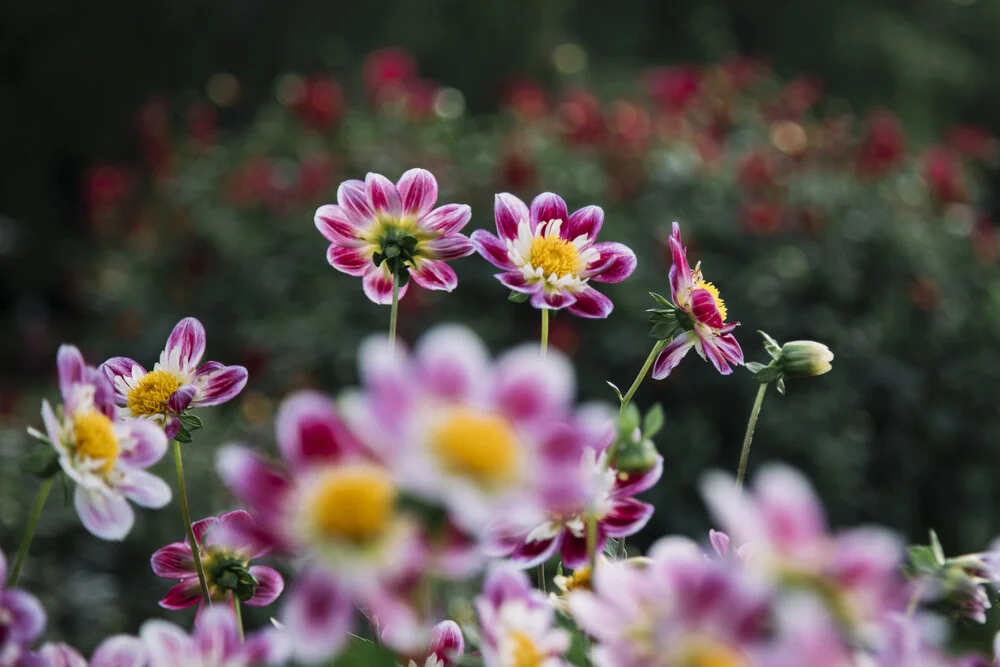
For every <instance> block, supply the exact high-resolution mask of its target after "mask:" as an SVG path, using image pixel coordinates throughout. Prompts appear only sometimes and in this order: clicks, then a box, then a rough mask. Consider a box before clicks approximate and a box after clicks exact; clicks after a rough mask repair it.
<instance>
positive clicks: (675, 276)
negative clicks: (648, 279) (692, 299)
mask: <svg viewBox="0 0 1000 667" xmlns="http://www.w3.org/2000/svg"><path fill="white" fill-rule="evenodd" d="M668 243H669V245H670V254H671V255H672V257H673V262H674V263H673V265H672V266H671V267H670V293H671V296H672V297H673V301H674V303H680V300H681V297H686V295H687V294H688V292H690V291H691V288H692V287H693V286H694V283H693V282H692V280H691V265H690V264H688V261H687V250H685V248H684V246H683V245H681V228H680V225H678V224H677V223H676V222H675V223H674V224H673V234H671V236H670V239H669V240H668Z"/></svg>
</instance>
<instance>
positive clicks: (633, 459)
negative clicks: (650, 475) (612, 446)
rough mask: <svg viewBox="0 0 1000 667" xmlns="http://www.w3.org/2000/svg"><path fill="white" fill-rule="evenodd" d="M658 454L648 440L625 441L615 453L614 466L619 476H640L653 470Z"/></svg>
mask: <svg viewBox="0 0 1000 667" xmlns="http://www.w3.org/2000/svg"><path fill="white" fill-rule="evenodd" d="M658 458H659V453H658V452H657V451H656V446H655V445H653V441H652V440H649V439H648V438H642V439H640V440H633V439H629V440H625V441H623V442H621V443H619V445H618V449H617V450H616V451H615V460H614V466H615V469H616V470H617V471H618V473H619V474H626V475H642V474H644V473H647V472H649V471H650V470H652V469H653V466H655V465H656V461H657V460H658Z"/></svg>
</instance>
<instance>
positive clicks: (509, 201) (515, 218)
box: [480, 192, 530, 252]
mask: <svg viewBox="0 0 1000 667" xmlns="http://www.w3.org/2000/svg"><path fill="white" fill-rule="evenodd" d="M493 215H494V217H495V218H496V223H497V233H498V234H499V235H500V238H501V239H502V240H504V241H513V240H515V239H517V226H518V225H519V224H520V223H521V222H528V221H529V217H530V213H529V211H528V207H527V206H525V204H524V202H523V201H521V200H520V199H518V198H517V197H515V196H514V195H512V194H510V193H509V192H501V193H500V194H498V195H496V197H494V199H493ZM480 252H481V251H480Z"/></svg>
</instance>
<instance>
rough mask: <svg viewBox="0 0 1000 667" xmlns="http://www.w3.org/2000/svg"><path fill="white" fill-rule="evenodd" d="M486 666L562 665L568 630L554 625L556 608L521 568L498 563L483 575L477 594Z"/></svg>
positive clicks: (477, 607)
mask: <svg viewBox="0 0 1000 667" xmlns="http://www.w3.org/2000/svg"><path fill="white" fill-rule="evenodd" d="M476 612H477V613H478V615H479V627H480V628H481V629H482V652H483V659H484V662H485V664H486V667H521V665H537V667H564V666H567V665H568V664H569V663H567V662H566V661H565V660H564V659H563V657H562V656H563V654H564V653H565V652H566V651H568V650H569V647H570V636H569V633H568V632H566V631H565V630H563V629H561V628H557V627H555V625H556V624H555V620H556V619H555V611H554V610H553V609H552V607H550V606H549V604H548V601H547V600H546V599H545V596H544V595H542V593H541V592H539V591H537V590H535V589H534V588H532V587H531V582H530V581H529V580H528V577H527V576H526V575H525V574H524V573H523V572H521V571H518V570H516V569H513V568H511V567H509V566H504V565H501V564H498V565H495V566H494V567H493V568H492V569H491V570H490V571H489V573H487V575H486V581H485V582H484V583H483V593H482V595H480V596H479V597H477V598H476Z"/></svg>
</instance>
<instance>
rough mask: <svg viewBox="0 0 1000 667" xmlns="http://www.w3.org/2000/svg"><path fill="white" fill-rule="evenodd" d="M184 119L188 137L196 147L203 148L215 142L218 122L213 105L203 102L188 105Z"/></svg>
mask: <svg viewBox="0 0 1000 667" xmlns="http://www.w3.org/2000/svg"><path fill="white" fill-rule="evenodd" d="M186 121H187V133H188V138H190V139H191V141H192V142H193V143H194V145H195V146H196V147H197V148H199V149H201V150H205V149H207V148H210V147H212V146H213V145H214V144H215V134H216V129H217V127H218V124H219V119H218V116H217V114H216V112H215V107H213V106H211V105H210V104H206V103H205V102H196V103H194V104H192V105H191V106H190V107H188V110H187V118H186Z"/></svg>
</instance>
